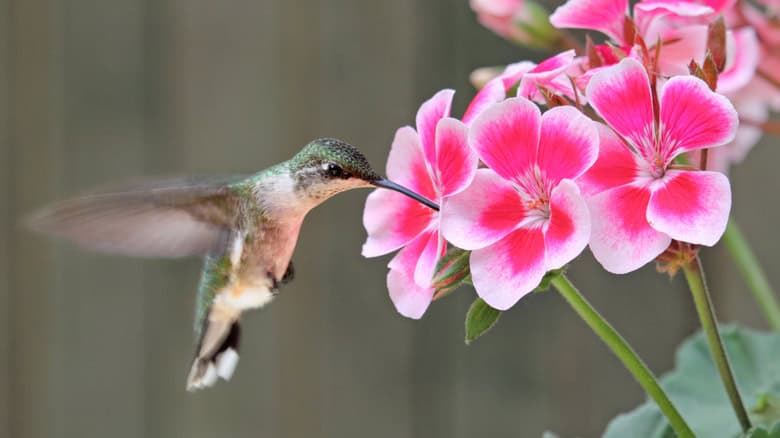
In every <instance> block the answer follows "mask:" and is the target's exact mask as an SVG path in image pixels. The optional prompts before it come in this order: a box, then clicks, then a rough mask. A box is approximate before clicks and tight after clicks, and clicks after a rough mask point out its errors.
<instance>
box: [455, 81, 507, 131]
mask: <svg viewBox="0 0 780 438" xmlns="http://www.w3.org/2000/svg"><path fill="white" fill-rule="evenodd" d="M504 99H506V90H505V89H504V84H503V82H502V81H501V79H500V78H494V79H492V80H491V81H490V82H488V83H487V84H485V86H484V87H482V89H481V90H479V92H478V93H477V95H476V96H474V99H472V100H471V103H469V106H468V108H466V112H465V113H463V123H466V124H470V123H471V121H472V120H474V118H476V117H477V116H478V115H480V114H481V113H482V112H483V111H485V110H486V109H487V108H489V107H490V105H493V104H494V103H496V102H501V101H502V100H504Z"/></svg>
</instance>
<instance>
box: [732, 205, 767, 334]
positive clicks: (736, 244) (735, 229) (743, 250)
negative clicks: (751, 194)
mask: <svg viewBox="0 0 780 438" xmlns="http://www.w3.org/2000/svg"><path fill="white" fill-rule="evenodd" d="M723 243H724V244H725V245H726V248H728V250H729V252H730V253H731V257H732V258H733V259H734V263H735V264H736V265H737V268H738V269H739V272H740V273H741V274H742V277H743V278H744V279H745V282H746V283H747V285H748V287H749V288H750V291H751V292H752V293H753V298H755V300H756V302H757V303H758V307H759V308H761V311H762V312H763V313H764V317H765V318H766V320H767V322H769V326H770V327H772V330H780V304H778V302H777V295H775V292H774V290H772V286H771V285H770V284H769V280H767V278H766V274H764V271H763V269H761V265H760V264H759V263H758V260H757V259H756V256H755V254H753V251H752V250H751V249H750V245H749V244H748V243H747V240H745V236H744V235H743V234H742V231H741V230H740V229H739V226H737V223H736V222H735V221H734V219H733V218H732V219H729V224H728V226H727V227H726V232H725V233H724V234H723Z"/></svg>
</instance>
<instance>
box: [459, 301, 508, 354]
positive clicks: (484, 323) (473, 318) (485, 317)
mask: <svg viewBox="0 0 780 438" xmlns="http://www.w3.org/2000/svg"><path fill="white" fill-rule="evenodd" d="M499 316H501V312H500V311H499V310H496V309H494V308H492V307H490V306H488V305H487V303H486V302H484V301H482V298H477V299H476V300H474V302H473V303H472V304H471V307H469V311H468V313H467V314H466V344H467V345H468V344H470V343H471V342H473V341H474V339H477V338H478V337H480V336H482V335H484V334H485V333H487V331H488V330H490V329H491V328H493V326H494V325H496V322H498V317H499Z"/></svg>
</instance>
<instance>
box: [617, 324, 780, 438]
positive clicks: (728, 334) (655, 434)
mask: <svg viewBox="0 0 780 438" xmlns="http://www.w3.org/2000/svg"><path fill="white" fill-rule="evenodd" d="M720 332H721V336H722V337H723V343H724V345H725V347H726V352H727V354H728V356H729V359H730V360H731V365H732V367H733V371H734V375H735V378H736V380H737V385H738V386H739V390H740V394H741V395H742V399H743V401H744V403H745V405H746V406H747V407H748V409H749V411H750V412H749V414H750V420H751V421H752V423H753V425H754V426H755V427H756V429H755V431H751V432H750V433H753V434H758V435H750V433H749V434H748V435H742V433H741V430H740V426H739V422H738V421H737V418H736V416H735V415H734V412H733V410H732V409H731V404H730V403H729V399H728V396H727V395H726V391H725V390H724V389H723V385H721V381H720V378H719V377H718V371H717V369H716V368H715V364H714V363H713V362H712V359H711V357H710V352H709V348H708V347H707V341H706V339H705V338H704V336H703V335H702V334H701V333H697V334H696V335H694V336H693V337H691V338H689V339H688V340H686V341H685V342H684V343H683V344H682V346H681V347H680V349H679V350H678V351H677V357H676V360H675V363H676V366H675V369H674V370H673V371H671V372H670V373H668V374H667V375H666V376H664V377H663V378H661V386H663V388H664V390H665V391H666V393H667V394H668V395H669V398H670V399H671V400H672V402H674V404H675V406H677V408H678V409H679V410H680V413H681V414H682V416H683V418H685V420H686V421H687V422H688V424H689V425H690V426H691V428H692V429H693V431H694V432H695V433H696V436H701V437H707V438H719V437H724V438H735V437H739V436H746V437H751V438H761V437H771V438H780V425H778V424H777V421H778V420H780V333H762V332H758V331H755V330H750V329H745V328H739V327H735V326H727V327H722V328H721V331H720ZM769 425H774V426H772V428H771V429H770V430H771V432H767V431H766V428H768V427H769ZM759 428H764V429H763V431H764V433H767V435H761V433H762V432H761V431H760V430H761V429H759ZM775 432H777V434H778V436H777V437H775V435H773V433H775ZM627 436H631V437H642V438H667V437H673V436H674V433H673V432H672V430H671V428H670V427H669V424H668V423H667V421H666V418H665V417H664V416H663V415H662V414H661V413H660V411H659V410H658V408H657V407H656V405H655V404H654V403H652V402H645V403H644V404H643V405H641V406H639V407H638V408H636V409H634V410H633V411H631V412H628V413H625V414H622V415H619V416H618V417H616V418H615V419H613V420H612V422H610V423H609V425H608V426H607V430H606V432H605V433H604V438H623V437H627Z"/></svg>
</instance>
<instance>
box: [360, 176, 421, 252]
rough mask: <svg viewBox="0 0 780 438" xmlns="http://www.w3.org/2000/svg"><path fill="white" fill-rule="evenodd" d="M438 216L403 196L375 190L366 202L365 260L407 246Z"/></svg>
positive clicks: (364, 216) (364, 214)
mask: <svg viewBox="0 0 780 438" xmlns="http://www.w3.org/2000/svg"><path fill="white" fill-rule="evenodd" d="M435 217H436V212H434V211H433V210H431V209H430V208H428V207H426V206H424V205H422V204H420V203H419V202H417V201H415V200H413V199H410V198H408V197H406V196H404V195H402V194H400V193H397V192H393V191H390V190H385V189H377V190H374V191H373V192H372V193H371V194H370V195H368V199H366V208H365V209H364V210H363V226H364V227H365V228H366V232H367V233H368V238H367V239H366V243H364V244H363V251H362V254H363V256H364V257H377V256H380V255H383V254H387V253H390V252H393V251H395V250H397V249H398V248H400V247H402V246H404V245H406V244H407V243H409V242H410V241H412V240H413V239H414V238H416V237H417V236H418V235H420V233H422V232H423V231H424V230H426V229H427V228H429V227H430V226H431V223H432V222H433V221H434V219H435Z"/></svg>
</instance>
